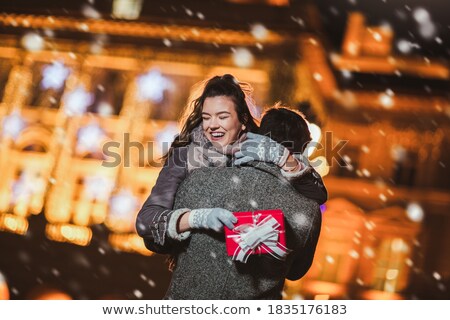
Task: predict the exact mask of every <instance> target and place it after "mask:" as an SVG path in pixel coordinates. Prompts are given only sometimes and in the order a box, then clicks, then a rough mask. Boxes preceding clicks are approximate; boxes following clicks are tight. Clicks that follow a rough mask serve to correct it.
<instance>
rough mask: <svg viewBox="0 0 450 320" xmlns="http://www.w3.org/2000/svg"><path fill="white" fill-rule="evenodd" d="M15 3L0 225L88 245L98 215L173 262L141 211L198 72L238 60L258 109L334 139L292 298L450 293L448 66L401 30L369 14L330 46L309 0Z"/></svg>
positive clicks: (235, 69) (316, 158) (137, 249)
mask: <svg viewBox="0 0 450 320" xmlns="http://www.w3.org/2000/svg"><path fill="white" fill-rule="evenodd" d="M19 3H20V1H19V2H18V4H10V5H6V7H5V9H4V13H3V14H2V15H1V16H0V26H1V30H2V32H1V34H0V46H1V48H0V96H1V102H0V121H1V123H2V127H1V136H0V137H1V138H0V139H1V140H0V148H1V153H0V172H1V173H2V180H1V181H0V232H9V233H15V234H17V235H19V236H25V235H26V234H27V232H28V230H29V228H31V227H32V226H31V224H30V223H29V221H30V217H32V216H34V215H39V216H41V217H45V224H46V225H45V237H46V238H47V239H49V240H50V241H54V242H60V243H69V244H71V245H74V246H85V247H89V246H92V245H93V244H92V243H93V240H94V239H93V228H94V226H96V225H102V226H105V227H106V228H107V230H108V232H107V241H108V246H110V247H111V248H114V249H115V250H118V251H123V252H128V253H131V254H134V255H145V257H143V258H145V259H149V260H147V261H148V263H149V265H151V263H152V261H153V263H159V262H158V261H159V260H152V259H155V257H154V256H152V257H146V256H149V255H151V252H149V251H148V250H146V249H145V247H144V246H143V243H142V241H141V239H140V238H139V237H138V236H137V235H136V233H135V230H134V219H135V215H136V213H137V211H138V210H139V207H140V205H141V204H142V203H143V201H144V200H145V199H146V197H147V196H148V194H149V193H150V191H151V188H152V186H153V184H154V183H155V181H156V178H157V176H158V172H159V170H160V168H161V163H160V161H159V160H158V159H159V157H160V156H161V155H162V154H163V153H164V151H165V150H167V146H168V144H169V143H170V141H171V139H173V137H174V135H175V134H176V133H177V131H178V129H179V128H178V124H177V122H176V121H177V119H178V117H179V116H180V112H181V111H182V109H183V107H184V106H185V103H186V101H187V100H188V97H189V95H190V94H191V93H192V92H191V88H192V86H193V85H194V84H195V83H197V82H198V81H200V80H203V79H206V78H208V77H210V76H213V75H216V74H224V73H231V74H233V75H235V76H236V77H237V78H238V79H239V80H240V81H246V82H249V83H250V84H252V86H253V87H254V96H255V100H256V103H257V105H258V106H259V109H258V110H256V113H259V114H260V113H261V112H262V111H263V110H264V108H266V107H268V106H270V105H272V104H273V103H275V102H276V101H278V100H281V101H283V102H284V103H286V104H288V105H290V106H292V107H295V108H298V109H299V110H300V111H302V112H304V113H305V115H306V116H307V119H308V120H309V121H310V122H311V123H314V124H315V126H313V127H311V128H312V131H313V136H314V139H315V141H316V142H318V143H320V146H321V147H317V148H316V149H311V155H310V160H311V162H312V163H313V164H314V165H315V166H317V170H318V171H319V172H320V173H321V174H322V175H323V176H324V181H325V184H326V186H327V188H328V190H329V195H330V199H329V201H328V202H327V203H326V204H325V205H324V206H323V208H322V210H323V227H322V234H321V238H320V241H319V244H318V248H317V253H316V257H315V260H314V265H313V267H312V268H311V270H310V271H309V272H308V274H307V275H306V276H305V277H304V278H303V279H301V280H300V281H296V282H288V283H287V284H286V289H285V298H287V299H288V298H297V297H300V298H301V297H304V298H317V299H320V298H325V299H346V298H353V299H405V298H406V299H409V298H417V297H418V298H430V297H445V296H446V295H447V296H448V290H449V288H448V287H446V283H447V286H448V280H449V279H450V274H449V271H448V270H450V253H449V252H445V251H442V244H444V243H448V242H449V241H450V239H449V237H450V236H449V234H450V232H449V231H450V217H449V212H450V210H449V209H450V183H449V178H450V174H449V169H448V166H449V165H450V154H448V153H446V149H447V147H448V146H449V145H450V138H449V136H450V135H449V134H450V101H449V96H448V92H447V91H448V84H449V69H448V65H446V64H445V63H443V62H441V61H438V60H436V61H435V60H433V59H431V58H423V57H416V58H412V57H407V56H402V55H398V54H396V53H395V52H394V50H393V48H392V46H393V39H394V37H395V31H394V30H393V29H391V28H386V27H383V26H371V25H369V24H368V23H367V22H366V19H365V16H364V15H363V14H361V13H358V12H354V13H351V14H349V15H348V23H347V27H346V28H345V31H344V34H343V41H342V44H341V47H340V48H338V49H337V50H332V48H330V44H329V39H328V38H327V34H326V32H321V30H322V27H321V24H320V13H319V11H318V9H317V7H316V6H315V5H314V3H313V2H312V1H311V2H310V1H298V2H296V1H291V2H289V1H217V2H212V3H209V4H205V3H199V2H188V3H186V2H182V1H173V2H171V3H170V4H168V3H167V2H165V1H154V2H153V1H152V4H151V5H150V4H149V3H148V2H145V1H120V0H114V1H96V3H95V5H94V4H92V3H90V2H86V3H84V2H74V3H72V4H70V5H67V7H66V8H63V9H61V8H58V5H59V4H58V3H59V2H58V1H45V3H44V4H40V6H39V8H37V7H36V6H33V5H32V3H31V2H30V1H28V2H27V1H24V3H25V4H23V5H21V6H20V5H19ZM48 12H51V14H49V13H48ZM230 12H235V13H236V14H235V15H230V14H229V13H230ZM249 21H250V22H251V23H249ZM330 51H333V53H330ZM424 83H426V85H425V86H424ZM0 271H3V272H4V273H5V274H6V280H8V272H12V271H11V270H1V269H0ZM144 278H145V277H144ZM143 280H145V281H147V280H148V279H147V278H145V279H143ZM30 289H31V288H30ZM158 289H159V290H160V291H161V292H163V291H164V290H165V288H158ZM152 290H156V289H152ZM75 296H76V295H75ZM135 296H136V297H138V298H139V297H140V295H139V294H137V295H135ZM141 296H142V295H141ZM144 297H145V294H144Z"/></svg>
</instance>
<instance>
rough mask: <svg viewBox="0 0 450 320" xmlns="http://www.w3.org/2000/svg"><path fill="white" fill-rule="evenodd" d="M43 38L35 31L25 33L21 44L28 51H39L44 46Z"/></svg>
mask: <svg viewBox="0 0 450 320" xmlns="http://www.w3.org/2000/svg"><path fill="white" fill-rule="evenodd" d="M44 44H45V42H44V39H43V38H42V37H41V36H40V35H39V34H37V33H34V32H31V33H27V34H26V35H24V36H23V37H22V46H23V47H24V48H25V49H27V50H28V51H39V50H42V49H43V48H44Z"/></svg>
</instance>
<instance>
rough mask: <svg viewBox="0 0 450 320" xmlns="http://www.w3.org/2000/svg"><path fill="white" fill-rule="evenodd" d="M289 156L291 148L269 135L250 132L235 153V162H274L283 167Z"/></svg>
mask: <svg viewBox="0 0 450 320" xmlns="http://www.w3.org/2000/svg"><path fill="white" fill-rule="evenodd" d="M288 157H289V150H288V149H287V148H285V147H284V146H283V145H281V144H279V143H277V142H276V141H274V140H272V139H270V138H269V137H266V136H263V135H260V134H256V133H252V132H248V133H247V140H245V141H244V142H242V144H241V146H240V150H239V151H238V152H236V153H235V154H234V158H235V160H234V162H233V163H234V164H235V165H237V166H239V165H242V164H244V163H247V162H251V161H262V162H270V163H274V164H276V165H277V166H279V167H282V166H283V165H284V164H285V163H286V160H287V158H288Z"/></svg>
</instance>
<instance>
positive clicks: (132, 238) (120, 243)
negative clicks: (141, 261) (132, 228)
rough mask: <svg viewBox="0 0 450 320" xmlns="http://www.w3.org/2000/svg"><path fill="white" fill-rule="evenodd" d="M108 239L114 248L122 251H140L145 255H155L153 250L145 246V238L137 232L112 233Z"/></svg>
mask: <svg viewBox="0 0 450 320" xmlns="http://www.w3.org/2000/svg"><path fill="white" fill-rule="evenodd" d="M108 241H109V243H110V244H111V246H112V247H113V248H115V249H118V250H120V251H124V252H135V253H140V254H142V255H144V256H151V255H153V252H152V251H150V250H148V249H147V248H146V247H145V244H144V240H143V239H142V238H141V237H140V236H138V235H137V234H132V233H123V234H111V235H110V236H109V239H108Z"/></svg>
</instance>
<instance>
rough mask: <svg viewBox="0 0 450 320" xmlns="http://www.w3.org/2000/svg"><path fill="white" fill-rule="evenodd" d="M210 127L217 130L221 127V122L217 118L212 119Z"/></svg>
mask: <svg viewBox="0 0 450 320" xmlns="http://www.w3.org/2000/svg"><path fill="white" fill-rule="evenodd" d="M209 127H210V128H211V129H217V128H218V127H219V122H218V121H217V119H216V118H212V119H211V121H210V122H209Z"/></svg>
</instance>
